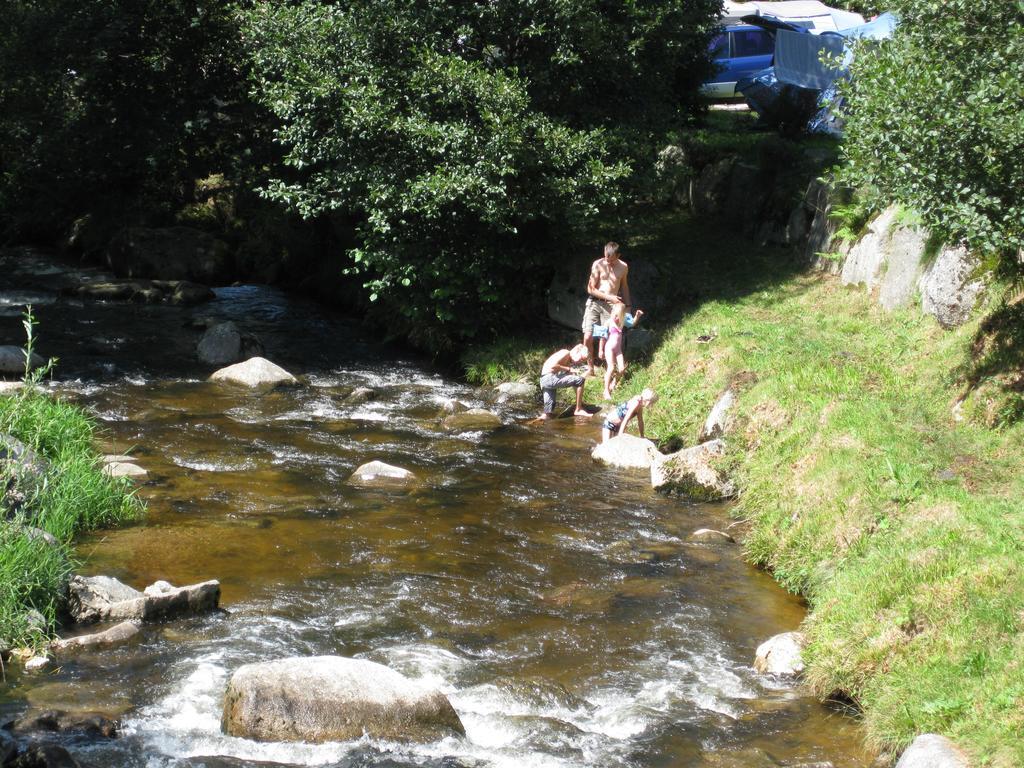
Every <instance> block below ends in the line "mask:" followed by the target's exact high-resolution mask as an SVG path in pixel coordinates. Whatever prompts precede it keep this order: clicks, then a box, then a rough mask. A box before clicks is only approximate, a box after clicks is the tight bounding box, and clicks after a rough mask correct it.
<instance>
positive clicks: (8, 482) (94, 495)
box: [0, 310, 142, 646]
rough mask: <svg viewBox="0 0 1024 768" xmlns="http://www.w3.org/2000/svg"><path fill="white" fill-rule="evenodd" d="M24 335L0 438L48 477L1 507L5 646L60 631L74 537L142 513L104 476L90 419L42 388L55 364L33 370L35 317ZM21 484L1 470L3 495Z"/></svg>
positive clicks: (123, 488)
mask: <svg viewBox="0 0 1024 768" xmlns="http://www.w3.org/2000/svg"><path fill="white" fill-rule="evenodd" d="M25 327H26V335H27V338H28V343H27V344H26V372H25V377H24V382H23V383H24V386H23V388H22V389H21V390H20V391H18V392H17V393H15V394H13V395H10V396H6V397H0V435H4V434H6V435H10V436H12V437H14V438H16V439H17V440H19V441H20V442H22V443H23V444H25V445H26V446H28V448H30V449H31V450H32V451H34V452H35V453H36V454H37V455H38V456H39V457H41V458H42V459H44V460H45V469H44V471H43V472H42V473H41V474H40V475H39V476H38V477H37V478H35V479H34V480H33V481H32V482H30V483H24V482H19V488H18V489H19V491H20V492H21V493H22V494H23V495H24V498H23V499H22V500H20V501H19V503H16V504H15V503H3V504H0V512H2V513H3V519H2V521H0V643H3V644H7V645H28V646H36V645H39V644H40V643H41V642H43V641H44V640H45V639H46V638H47V637H48V636H49V635H50V634H51V633H52V631H53V629H54V627H55V625H56V620H57V616H58V612H59V608H60V601H61V599H62V597H63V594H64V592H65V587H66V584H67V580H68V578H69V576H70V574H71V572H72V570H73V568H74V565H75V563H74V560H73V558H72V556H71V543H72V541H73V539H74V536H75V535H76V534H78V533H80V532H82V531H87V530H91V529H95V528H100V527H104V526H110V525H115V524H118V523H123V522H126V521H128V520H131V519H133V518H135V517H137V516H138V515H139V514H140V513H141V511H142V504H141V502H140V501H139V500H138V498H137V497H136V496H135V495H134V494H133V493H132V490H131V487H130V486H129V485H128V482H127V481H126V480H124V479H114V478H110V477H107V476H106V475H104V474H103V472H102V471H101V464H100V460H99V457H98V456H97V454H96V452H95V450H94V448H93V444H94V438H95V432H96V427H95V423H94V422H93V420H92V419H91V417H89V415H88V414H86V413H85V412H84V411H82V410H81V409H79V408H77V407H75V406H73V405H71V404H69V403H66V402H63V401H61V400H59V399H54V398H52V397H50V396H49V395H48V394H46V393H45V392H44V391H43V390H42V389H41V388H40V386H39V382H40V378H41V376H42V375H43V374H45V372H47V371H48V370H49V369H50V368H51V367H52V361H51V363H48V364H47V365H45V366H43V367H42V368H41V369H37V370H35V371H32V370H30V365H29V361H30V360H31V357H32V354H31V353H32V348H33V346H34V318H33V317H32V315H31V310H29V311H28V312H26V316H25ZM16 481H17V478H16V477H15V470H14V464H13V463H11V462H4V463H0V489H7V490H11V489H12V488H13V487H14V484H15V482H16ZM7 490H5V491H4V493H5V495H6V493H7ZM49 537H52V539H51V538H49Z"/></svg>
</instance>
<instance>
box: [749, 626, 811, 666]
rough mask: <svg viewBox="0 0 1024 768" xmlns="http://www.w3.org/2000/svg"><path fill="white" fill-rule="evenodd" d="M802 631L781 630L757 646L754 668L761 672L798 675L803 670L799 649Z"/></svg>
mask: <svg viewBox="0 0 1024 768" xmlns="http://www.w3.org/2000/svg"><path fill="white" fill-rule="evenodd" d="M804 642H805V639H804V635H803V633H802V632H783V633H782V634H781V635H775V636H774V637H770V638H768V639H767V640H765V641H764V642H763V643H761V644H760V645H759V646H757V653H756V655H755V657H754V669H756V670H757V671H758V672H760V673H762V674H769V675H780V676H783V677H798V676H799V675H800V674H802V673H803V671H804V661H803V658H801V656H800V651H801V649H802V648H803V647H804Z"/></svg>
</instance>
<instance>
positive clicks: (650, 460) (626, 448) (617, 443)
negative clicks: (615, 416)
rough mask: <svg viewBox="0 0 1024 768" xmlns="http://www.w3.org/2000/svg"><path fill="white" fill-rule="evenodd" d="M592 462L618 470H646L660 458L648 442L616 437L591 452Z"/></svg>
mask: <svg viewBox="0 0 1024 768" xmlns="http://www.w3.org/2000/svg"><path fill="white" fill-rule="evenodd" d="M590 455H591V457H592V458H593V459H594V461H600V462H601V463H602V464H608V465H609V466H612V467H618V468H619V469H648V468H649V467H651V466H653V464H654V462H655V461H656V460H657V459H658V457H660V456H661V453H660V452H659V451H658V448H657V446H656V445H655V444H654V443H652V442H651V441H650V440H647V439H646V438H643V437H636V436H634V435H616V436H615V437H613V438H611V439H610V440H606V441H605V442H603V443H600V444H598V445H597V447H595V448H594V450H593V451H592V452H591V454H590Z"/></svg>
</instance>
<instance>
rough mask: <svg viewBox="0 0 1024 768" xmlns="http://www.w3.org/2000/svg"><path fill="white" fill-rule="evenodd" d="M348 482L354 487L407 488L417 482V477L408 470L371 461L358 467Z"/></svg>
mask: <svg viewBox="0 0 1024 768" xmlns="http://www.w3.org/2000/svg"><path fill="white" fill-rule="evenodd" d="M348 481H349V483H351V484H352V485H369V486H406V485H410V484H411V483H414V482H416V475H414V474H413V473H412V472H410V471H409V470H408V469H404V468H402V467H395V466H392V465H391V464H385V463H384V462H383V461H370V462H367V463H366V464H363V465H362V466H360V467H357V468H356V470H355V472H353V473H352V474H351V476H349V478H348Z"/></svg>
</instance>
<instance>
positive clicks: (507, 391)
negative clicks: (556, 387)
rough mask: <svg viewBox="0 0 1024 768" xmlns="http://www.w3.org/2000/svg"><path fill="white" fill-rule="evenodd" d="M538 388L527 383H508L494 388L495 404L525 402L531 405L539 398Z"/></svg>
mask: <svg viewBox="0 0 1024 768" xmlns="http://www.w3.org/2000/svg"><path fill="white" fill-rule="evenodd" d="M537 391H538V390H537V386H536V385H535V384H528V383H527V382H525V381H506V382H504V383H502V384H499V385H498V386H496V387H495V388H494V392H495V398H494V399H495V402H498V403H509V402H515V401H518V402H524V403H531V402H533V400H534V399H535V398H536V397H537Z"/></svg>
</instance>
